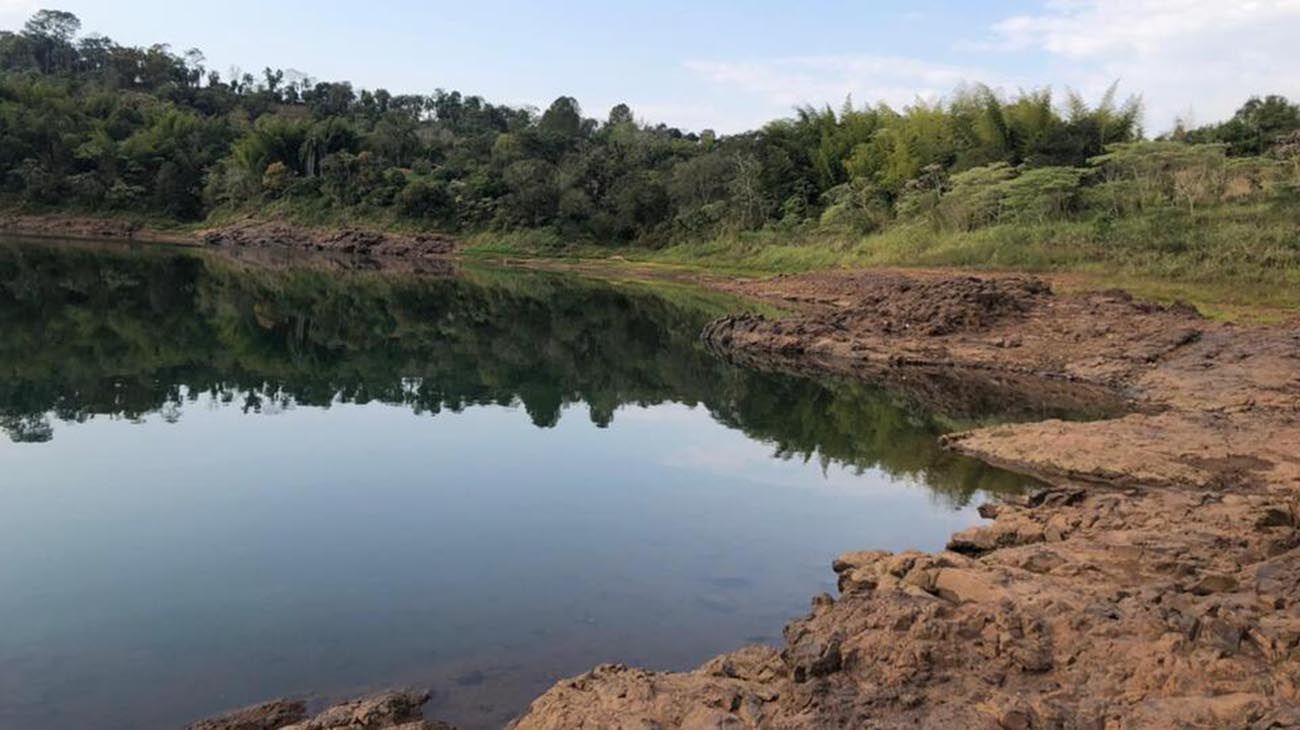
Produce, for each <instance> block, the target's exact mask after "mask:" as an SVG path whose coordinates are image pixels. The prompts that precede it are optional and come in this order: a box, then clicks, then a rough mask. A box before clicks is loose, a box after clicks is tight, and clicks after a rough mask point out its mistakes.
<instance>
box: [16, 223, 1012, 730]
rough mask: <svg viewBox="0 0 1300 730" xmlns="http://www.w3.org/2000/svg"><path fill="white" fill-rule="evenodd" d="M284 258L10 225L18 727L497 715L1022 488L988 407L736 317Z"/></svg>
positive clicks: (762, 622)
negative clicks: (999, 464) (245, 715)
mask: <svg viewBox="0 0 1300 730" xmlns="http://www.w3.org/2000/svg"><path fill="white" fill-rule="evenodd" d="M264 264H265V262H259V263H257V264H251V263H248V262H240V261H234V260H230V259H227V258H225V257H219V256H215V255H212V254H206V253H197V252H189V251H179V250H160V249H130V248H120V247H100V246H85V245H71V244H68V245H30V244H18V243H15V242H10V243H0V427H3V429H4V430H5V431H6V432H7V434H8V437H7V438H5V437H3V436H0V465H3V469H2V470H0V626H2V627H3V631H0V727H3V728H14V729H15V730H22V729H25V728H50V729H58V728H83V727H96V728H123V729H125V728H140V727H177V726H181V725H183V724H184V723H185V722H187V721H190V720H193V719H197V718H199V717H202V716H205V715H209V714H212V713H215V712H219V711H222V710H225V709H229V708H231V707H235V706H240V705H244V704H248V703H251V702H255V701H259V700H262V699H267V698H270V697H275V696H284V695H299V696H307V697H310V698H313V699H314V700H316V701H320V702H323V701H326V700H329V699H333V698H338V697H342V696H346V695H351V694H355V693H358V692H362V691H365V690H367V689H371V688H379V687H387V686H395V685H414V686H420V687H428V688H430V689H432V690H433V691H434V693H435V697H434V700H433V702H432V703H431V705H430V708H429V714H430V715H431V716H436V717H439V718H441V719H447V720H451V721H453V722H458V723H460V724H462V726H463V727H465V728H476V727H495V726H499V725H500V724H502V723H503V722H504V721H505V720H506V719H508V718H509V717H510V716H512V715H513V714H515V713H517V712H518V711H520V710H521V709H522V708H523V707H524V706H525V705H526V704H527V702H528V701H529V700H530V699H531V698H532V697H533V696H535V695H536V694H538V693H540V692H541V691H543V690H544V689H545V688H546V687H547V686H549V685H550V684H551V683H552V682H554V681H555V680H556V679H559V678H561V677H564V676H568V675H572V674H576V673H579V672H581V671H584V670H585V669H587V668H589V667H590V666H591V665H594V664H596V663H599V662H607V661H608V662H625V663H633V664H638V665H645V666H650V667H657V668H673V669H683V668H688V667H691V666H694V665H696V664H698V663H700V662H701V661H703V660H705V659H707V658H709V657H710V656H713V655H714V654H717V653H719V652H722V651H727V650H730V649H734V648H736V647H737V646H739V645H741V644H743V643H745V642H775V641H777V640H778V638H779V635H780V630H781V627H782V625H783V624H784V623H785V622H786V621H787V620H789V619H790V618H792V617H794V616H797V615H799V614H801V613H802V612H804V611H805V610H806V608H807V605H808V601H809V599H810V597H811V596H813V595H814V594H816V593H818V592H820V591H833V578H834V576H833V574H832V573H831V571H830V568H829V564H830V561H831V559H832V558H834V556H836V555H837V554H839V553H841V552H844V551H847V550H851V549H864V548H883V549H895V550H897V549H905V548H919V549H925V550H932V549H936V548H940V547H941V546H942V545H943V543H944V542H945V540H946V538H947V537H948V536H949V535H950V534H951V533H952V532H953V531H955V530H957V529H960V528H962V527H964V526H966V525H969V524H973V523H974V522H976V521H977V520H978V517H977V516H976V515H975V514H974V511H973V506H974V505H975V504H978V502H979V500H980V498H981V496H982V494H981V493H982V492H986V491H1001V490H1013V489H1017V488H1019V486H1021V485H1022V484H1023V481H1022V480H1021V479H1019V478H1017V477H1015V476H1013V475H1010V474H1007V473H1005V472H1001V471H998V470H995V469H992V468H988V467H985V466H983V465H980V464H978V463H975V462H972V461H969V460H966V459H962V458H958V457H955V456H953V455H950V454H945V453H943V452H941V451H940V450H938V448H937V447H936V443H935V438H936V436H937V435H938V434H939V433H941V432H943V431H944V430H947V429H950V428H952V427H954V426H959V425H963V424H964V423H965V422H967V421H969V420H970V419H971V418H972V416H971V414H964V415H962V416H961V417H959V418H956V419H954V417H952V415H951V414H938V413H930V412H926V411H925V410H924V409H922V408H921V407H919V406H917V405H916V404H915V403H914V402H912V401H910V400H909V399H908V398H907V397H906V396H903V395H900V394H897V393H891V392H888V391H884V390H881V389H879V388H875V387H873V386H870V385H867V384H861V383H845V382H818V381H811V380H804V379H798V378H794V377H789V376H782V375H774V374H764V373H756V372H747V371H743V370H739V369H736V368H734V367H731V366H728V365H726V364H724V363H722V362H720V361H718V360H717V359H716V358H714V357H713V356H711V355H710V354H709V353H707V352H706V351H705V350H704V349H703V348H702V347H701V346H700V345H699V343H698V338H697V333H698V331H699V327H700V325H701V324H702V323H703V322H705V321H707V320H708V319H709V318H710V317H712V316H716V315H717V314H719V313H721V312H722V311H724V310H725V309H726V308H728V307H731V306H734V304H735V303H734V302H729V301H722V300H719V299H717V298H714V297H710V296H705V295H701V294H699V293H698V292H692V291H690V290H686V289H680V288H663V287H657V288H650V287H646V286H641V285H627V284H623V285H614V284H605V283H598V282H592V281H589V280H583V279H578V278H574V277H565V276H556V275H543V274H537V273H519V272H509V271H498V270H491V269H474V268H471V269H467V270H462V271H459V272H457V273H455V274H454V275H453V274H449V275H446V276H436V275H428V274H425V275H409V274H394V273H374V272H370V273H364V272H355V271H351V272H344V271H335V270H332V269H331V267H330V266H328V265H325V264H322V263H309V264H308V265H305V266H304V265H302V263H301V262H300V263H299V264H296V265H293V266H286V265H275V266H266V265H264ZM985 416H987V417H989V418H996V417H997V414H976V418H982V417H985Z"/></svg>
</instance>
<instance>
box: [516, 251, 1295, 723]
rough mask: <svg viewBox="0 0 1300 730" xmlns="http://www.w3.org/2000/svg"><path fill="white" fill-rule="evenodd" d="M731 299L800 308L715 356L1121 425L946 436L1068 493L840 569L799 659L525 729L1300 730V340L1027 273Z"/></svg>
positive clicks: (637, 673)
mask: <svg viewBox="0 0 1300 730" xmlns="http://www.w3.org/2000/svg"><path fill="white" fill-rule="evenodd" d="M725 288H727V289H729V290H732V291H737V292H740V293H745V294H751V295H757V296H761V297H766V298H769V299H776V300H779V301H782V302H784V303H786V304H788V305H793V306H794V307H796V308H798V309H799V310H800V311H801V314H799V315H797V316H794V317H790V318H787V319H782V320H778V321H772V320H768V319H764V318H762V317H757V316H752V315H739V316H733V317H727V318H724V319H722V320H719V321H718V322H715V323H713V324H712V325H710V327H709V328H708V329H707V330H706V332H705V333H704V338H705V340H706V341H707V342H708V343H709V344H710V345H711V346H712V347H714V348H715V349H716V350H717V351H719V352H722V353H724V354H727V355H728V356H729V357H732V358H735V359H737V360H740V361H743V362H745V363H746V364H748V365H751V366H761V367H773V368H783V369H799V370H804V371H806V370H816V371H820V372H830V373H838V374H850V375H860V376H866V377H874V378H883V379H886V380H893V381H908V380H915V379H916V377H915V374H916V373H917V372H918V370H917V368H918V367H919V366H923V367H924V368H929V369H943V370H947V371H949V372H952V373H960V375H952V376H950V378H951V380H952V381H953V382H955V383H970V382H972V380H974V381H979V380H986V381H991V382H993V383H995V384H996V383H997V382H999V381H1003V382H1004V384H1005V383H1006V379H1007V378H1008V377H1010V375H1009V374H1013V375H1019V376H1026V377H1027V376H1032V377H1031V378H1030V379H1031V380H1035V381H1037V382H1039V383H1059V384H1061V385H1060V386H1051V387H1047V388H1045V391H1046V392H1048V393H1055V392H1056V391H1060V392H1061V393H1064V394H1066V396H1065V397H1067V399H1068V398H1077V397H1079V392H1080V391H1077V390H1075V388H1076V386H1077V385H1082V386H1083V387H1085V388H1091V389H1097V390H1099V391H1101V392H1104V393H1109V394H1110V396H1111V398H1112V399H1113V400H1114V399H1119V400H1123V401H1125V402H1127V404H1128V408H1127V409H1126V411H1125V413H1124V414H1122V415H1118V417H1114V418H1111V419H1109V420H1102V421H1095V422H1065V421H1059V420H1048V421H1039V422H1034V423H1027V424H1023V425H1013V426H998V427H993V428H987V429H980V430H976V431H972V432H968V433H962V434H955V435H953V436H951V437H949V438H948V439H947V440H946V443H947V445H948V446H949V447H951V448H953V449H956V450H958V451H962V452H964V453H967V454H971V455H974V456H978V457H980V458H983V459H986V460H988V461H990V462H994V463H998V464H1001V465H1004V466H1008V467H1010V468H1014V469H1019V470H1021V471H1025V472H1029V473H1032V474H1035V475H1036V476H1039V477H1040V478H1042V479H1044V480H1045V481H1046V482H1047V483H1048V484H1049V485H1050V486H1049V487H1048V488H1047V489H1045V490H1042V491H1040V492H1038V493H1035V494H1033V495H1031V496H1029V497H1025V498H1017V499H1011V500H1008V501H1005V502H1002V503H999V504H996V505H986V506H985V507H984V508H983V513H984V514H985V516H986V517H990V518H992V522H991V523H989V524H986V525H982V526H979V527H976V528H973V529H970V530H967V531H965V532H963V533H960V534H958V535H955V536H954V537H953V538H952V540H951V542H950V543H949V546H948V548H949V549H948V551H946V552H944V553H940V554H922V553H903V554H897V555H895V554H889V553H884V552H859V553H850V554H848V555H845V556H843V557H842V558H840V560H838V561H836V563H835V565H834V566H833V567H834V570H835V572H836V573H837V574H838V576H839V586H840V595H839V597H838V598H833V597H831V596H829V595H824V596H820V597H818V598H816V599H814V601H813V610H812V613H811V614H810V615H809V616H807V617H806V618H803V619H800V620H798V621H795V622H793V623H792V624H790V625H789V626H788V627H787V628H786V631H785V646H784V648H783V649H780V650H777V649H767V648H760V647H751V648H747V649H743V650H741V651H738V652H736V653H734V654H729V655H724V656H722V657H719V658H717V659H714V660H712V661H710V662H709V663H707V664H705V665H704V666H703V667H701V668H700V669H698V670H695V671H693V672H687V673H657V672H647V671H643V670H639V669H630V668H627V667H623V666H616V665H608V666H602V667H598V668H596V669H595V670H593V671H591V672H588V673H587V674H585V675H582V676H580V677H576V678H574V679H570V680H566V681H564V682H561V683H559V684H558V685H556V686H555V687H554V688H553V689H551V690H550V691H549V692H547V693H546V694H545V695H543V696H542V697H541V698H539V699H538V700H536V701H535V702H534V703H533V705H532V707H531V708H530V709H529V710H528V711H527V712H526V713H525V714H524V715H523V716H522V717H520V718H519V719H518V720H516V721H515V723H514V724H513V726H512V727H513V728H514V729H515V730H541V729H550V728H676V727H680V728H822V727H841V728H861V727H869V728H902V727H908V728H916V727H921V728H1098V729H1102V728H1108V729H1109V728H1185V727H1206V728H1210V727H1213V728H1223V727H1229V728H1232V727H1240V728H1283V727H1300V687H1298V684H1300V650H1298V649H1297V647H1300V500H1298V499H1297V498H1298V496H1300V328H1297V327H1296V326H1294V325H1293V326H1289V327H1273V328H1259V329H1249V328H1239V327H1233V326H1229V325H1223V324H1217V323H1213V322H1208V321H1206V320H1204V319H1202V318H1200V317H1199V316H1198V315H1197V314H1196V313H1195V312H1194V311H1193V310H1191V309H1190V308H1188V307H1184V306H1174V307H1156V306H1151V305H1147V304H1143V303H1139V302H1135V301H1133V300H1132V299H1131V298H1130V297H1128V296H1127V295H1125V294H1123V293H1120V292H1107V293H1093V294H1086V295H1071V296H1056V295H1053V294H1052V293H1051V291H1050V289H1049V288H1048V287H1047V286H1046V285H1044V284H1043V283H1042V282H1040V281H1037V280H1035V279H1032V278H1025V277H984V278H972V277H965V276H960V277H952V276H949V275H944V274H911V275H905V274H898V273H888V272H869V273H845V272H837V273H823V274H814V275H806V276H798V277H780V278H777V279H770V280H765V281H758V282H734V283H729V284H726V285H725ZM1023 382H1025V381H1023V380H1015V379H1012V380H1011V381H1010V382H1009V388H1008V389H1007V390H1009V391H1010V392H1008V397H1012V396H1011V392H1014V390H1015V389H1016V388H1017V387H1019V386H1021V385H1022V384H1023ZM969 389H970V386H969V385H963V386H961V387H958V388H943V387H941V388H938V389H936V390H934V392H935V393H936V396H935V397H936V398H952V397H955V396H954V395H953V393H956V394H958V396H960V394H961V393H963V392H968V391H969ZM1038 390H1040V391H1041V390H1044V389H1041V388H1040V389H1038ZM988 392H992V393H997V392H999V391H998V390H997V389H996V388H994V389H993V390H990V391H988ZM1031 392H1035V391H1033V390H1032V389H1031ZM1057 395H1060V394H1059V393H1058V394H1057ZM1058 400H1059V399H1058Z"/></svg>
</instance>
